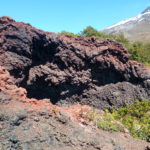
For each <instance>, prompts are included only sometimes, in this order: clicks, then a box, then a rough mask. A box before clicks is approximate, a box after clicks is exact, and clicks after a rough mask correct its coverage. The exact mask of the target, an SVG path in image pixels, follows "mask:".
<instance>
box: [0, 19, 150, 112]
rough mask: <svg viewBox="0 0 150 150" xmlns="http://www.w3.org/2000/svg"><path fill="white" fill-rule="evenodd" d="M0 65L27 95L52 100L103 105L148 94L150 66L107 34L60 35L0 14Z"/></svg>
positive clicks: (140, 97)
mask: <svg viewBox="0 0 150 150" xmlns="http://www.w3.org/2000/svg"><path fill="white" fill-rule="evenodd" d="M0 65H1V66H4V67H5V68H6V69H7V70H8V71H9V73H10V74H11V76H13V77H14V78H15V82H16V85H17V86H19V87H23V88H25V89H26V90H27V94H28V97H29V98H37V99H43V98H48V99H50V100H51V102H52V103H53V104H63V105H65V104H67V105H68V104H74V103H80V104H88V105H91V106H94V107H97V108H102V109H104V108H110V107H111V106H116V107H120V106H124V105H126V104H130V103H132V102H133V100H134V99H139V100H140V99H143V98H144V99H150V69H149V68H146V67H145V66H144V65H142V64H140V63H137V62H135V61H130V60H129V55H128V52H127V50H126V49H124V48H123V47H122V45H120V44H118V43H116V42H114V41H111V40H96V39H95V38H86V37H77V38H73V37H71V36H59V35H57V34H54V33H48V32H44V31H41V30H38V29H36V28H34V27H32V26H31V25H29V24H25V23H22V22H15V21H14V20H13V19H11V18H9V17H2V18H0Z"/></svg>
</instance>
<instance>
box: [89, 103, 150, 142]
mask: <svg viewBox="0 0 150 150" xmlns="http://www.w3.org/2000/svg"><path fill="white" fill-rule="evenodd" d="M88 118H89V119H90V120H91V121H92V122H93V123H94V124H95V125H96V126H97V127H98V128H101V129H104V130H109V131H125V130H127V131H129V132H130V134H131V135H132V136H133V137H135V138H140V139H143V140H147V141H150V101H146V100H142V101H135V102H134V104H132V105H128V106H126V107H123V108H120V109H118V110H113V111H112V112H108V111H105V112H103V113H101V112H99V111H98V110H93V111H92V112H90V113H89V115H88Z"/></svg>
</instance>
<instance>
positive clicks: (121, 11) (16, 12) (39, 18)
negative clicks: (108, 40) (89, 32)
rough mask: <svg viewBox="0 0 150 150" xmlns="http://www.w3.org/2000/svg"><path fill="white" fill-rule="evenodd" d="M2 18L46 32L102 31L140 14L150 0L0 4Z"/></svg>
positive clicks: (13, 0) (10, 0)
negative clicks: (90, 29) (91, 28)
mask: <svg viewBox="0 0 150 150" xmlns="http://www.w3.org/2000/svg"><path fill="white" fill-rule="evenodd" d="M0 4H1V8H0V16H10V17H12V18H14V19H15V20H16V21H23V22H26V23H30V24H31V25H33V26H35V27H37V28H40V29H42V30H45V31H51V32H60V31H62V30H67V31H70V32H74V33H78V32H80V31H81V30H83V29H84V28H85V27H86V26H88V25H91V26H93V27H94V28H96V29H98V30H100V29H102V28H105V27H107V26H110V25H112V24H114V23H117V22H118V21H122V20H124V19H127V18H129V17H133V16H136V15H137V14H139V13H141V12H142V11H143V10H144V9H145V8H146V7H147V6H150V0H0Z"/></svg>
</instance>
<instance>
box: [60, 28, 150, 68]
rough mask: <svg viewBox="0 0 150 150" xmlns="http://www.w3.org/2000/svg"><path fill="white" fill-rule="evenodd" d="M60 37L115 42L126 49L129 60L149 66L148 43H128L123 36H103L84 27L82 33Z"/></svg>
mask: <svg viewBox="0 0 150 150" xmlns="http://www.w3.org/2000/svg"><path fill="white" fill-rule="evenodd" d="M59 34H60V35H70V36H73V37H77V36H86V37H92V36H94V37H96V38H97V39H101V38H106V39H111V40H115V41H117V42H119V43H121V44H123V46H124V47H125V48H127V49H128V51H129V53H130V55H131V57H130V58H131V59H132V60H136V61H138V62H142V63H144V64H145V65H147V66H150V42H149V43H142V42H138V41H137V42H130V41H129V40H128V39H126V38H125V37H124V35H123V34H117V35H114V34H105V33H102V32H99V31H98V30H96V29H94V28H93V27H91V26H88V27H86V28H85V29H84V30H83V31H81V32H80V33H78V34H74V33H71V32H67V31H62V32H60V33H59Z"/></svg>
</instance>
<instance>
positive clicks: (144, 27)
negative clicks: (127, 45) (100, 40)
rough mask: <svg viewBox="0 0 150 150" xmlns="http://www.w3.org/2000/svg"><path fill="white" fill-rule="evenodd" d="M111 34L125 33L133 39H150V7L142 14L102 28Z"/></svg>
mask: <svg viewBox="0 0 150 150" xmlns="http://www.w3.org/2000/svg"><path fill="white" fill-rule="evenodd" d="M102 32H105V33H109V34H118V33H124V35H125V36H126V37H127V38H128V39H129V40H131V41H137V40H138V41H150V7H148V8H146V9H145V10H144V11H143V12H142V13H141V14H139V15H137V16H135V17H132V18H129V19H126V20H123V21H121V22H119V23H116V24H114V25H112V26H110V27H107V28H105V29H103V30H102Z"/></svg>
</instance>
